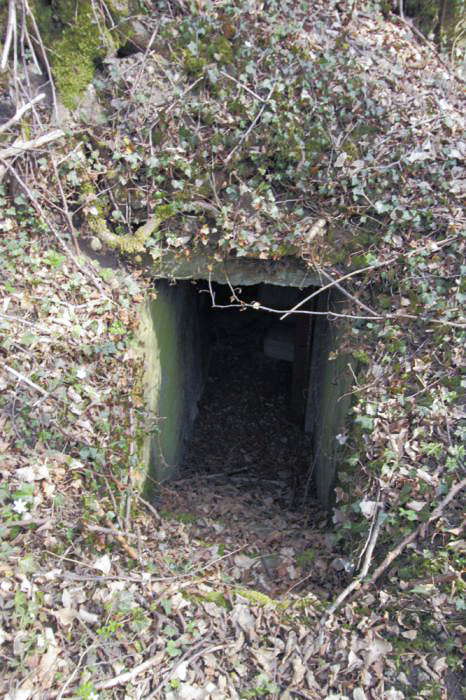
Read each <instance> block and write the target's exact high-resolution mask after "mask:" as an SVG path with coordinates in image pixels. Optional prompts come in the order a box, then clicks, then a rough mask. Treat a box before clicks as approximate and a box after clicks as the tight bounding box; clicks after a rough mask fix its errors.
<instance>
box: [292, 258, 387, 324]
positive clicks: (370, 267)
mask: <svg viewBox="0 0 466 700" xmlns="http://www.w3.org/2000/svg"><path fill="white" fill-rule="evenodd" d="M395 260H396V258H389V259H388V260H384V261H383V262H377V263H374V264H373V265H367V267H361V268H359V269H358V270H353V271H352V272H348V274H346V275H343V276H342V277H340V278H339V279H337V280H332V281H331V282H329V283H328V284H325V285H324V286H323V287H319V288H318V289H316V290H315V292H312V294H309V296H307V297H306V298H305V299H302V300H301V301H300V302H298V303H297V304H295V305H294V306H293V308H292V309H290V310H289V311H287V312H286V313H284V314H283V316H282V317H281V319H280V321H283V320H284V319H285V318H286V317H287V316H289V315H290V314H292V313H295V312H296V311H297V309H299V308H301V306H304V304H306V303H307V302H308V301H310V300H311V299H313V298H314V297H316V296H317V295H318V294H321V293H322V292H325V291H326V290H327V289H330V288H331V287H335V286H336V285H337V284H340V283H341V282H343V281H344V280H347V279H349V278H350V277H355V276H356V275H361V274H362V273H363V272H368V271H369V270H375V269H377V268H378V267H383V266H386V265H390V264H391V263H393V262H395Z"/></svg>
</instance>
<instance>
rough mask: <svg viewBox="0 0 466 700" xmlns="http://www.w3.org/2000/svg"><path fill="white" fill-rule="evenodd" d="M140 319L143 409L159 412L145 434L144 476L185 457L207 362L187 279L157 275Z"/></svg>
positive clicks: (165, 475)
mask: <svg viewBox="0 0 466 700" xmlns="http://www.w3.org/2000/svg"><path fill="white" fill-rule="evenodd" d="M155 291H156V298H155V299H154V300H148V301H147V302H146V305H145V308H144V310H143V317H142V319H141V335H142V340H143V345H144V355H145V379H144V384H145V387H144V392H145V401H146V407H147V409H148V410H149V411H150V412H151V413H152V414H153V415H155V416H156V417H158V421H157V424H158V427H157V430H156V431H155V432H154V433H153V434H152V435H150V436H148V437H147V439H146V444H145V446H144V448H143V450H144V455H143V460H144V462H145V463H146V464H147V465H148V477H149V479H148V481H149V482H151V483H153V482H154V481H155V482H158V481H164V480H166V479H170V478H172V477H173V476H174V475H175V474H176V471H177V467H178V465H179V463H180V461H181V460H182V458H183V454H184V450H185V448H186V445H187V442H188V440H189V438H190V436H191V432H192V428H193V423H194V419H195V417H196V414H197V402H198V400H199V398H200V396H201V393H202V389H203V387H204V381H205V374H206V362H205V353H204V348H203V341H202V328H201V319H200V315H199V312H198V304H197V297H196V295H195V293H193V289H192V285H191V284H189V283H188V282H178V283H176V284H170V283H169V282H167V281H166V280H159V281H158V282H157V283H156V287H155Z"/></svg>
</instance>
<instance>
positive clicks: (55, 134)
mask: <svg viewBox="0 0 466 700" xmlns="http://www.w3.org/2000/svg"><path fill="white" fill-rule="evenodd" d="M64 135H65V132H64V131H62V130H61V129H54V130H53V131H49V133H48V134H43V135H42V136H38V137H37V138H35V139H30V140H29V141H22V140H21V139H16V141H15V142H14V143H12V144H11V146H7V148H2V149H1V150H0V160H3V159H5V158H12V157H14V156H18V155H20V154H21V153H23V152H24V151H31V150H34V149H36V148H40V147H41V146H45V144H46V143H50V142H51V141H56V140H57V139H59V138H61V137H62V136H64Z"/></svg>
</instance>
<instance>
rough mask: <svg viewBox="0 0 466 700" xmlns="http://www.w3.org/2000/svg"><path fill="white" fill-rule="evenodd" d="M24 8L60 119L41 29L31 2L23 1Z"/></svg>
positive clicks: (56, 115)
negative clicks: (30, 5) (32, 29)
mask: <svg viewBox="0 0 466 700" xmlns="http://www.w3.org/2000/svg"><path fill="white" fill-rule="evenodd" d="M23 4H24V7H25V8H26V12H27V14H28V16H29V18H30V20H31V24H32V26H33V28H34V33H35V37H34V39H35V41H36V42H37V44H38V45H39V48H40V52H41V59H42V61H43V62H44V65H45V68H46V71H47V77H48V79H49V83H50V89H51V91H52V102H53V111H54V114H55V118H58V104H57V94H56V90H55V83H54V80H53V75H52V69H51V67H50V63H49V59H48V56H47V49H46V48H45V46H44V42H43V41H42V37H41V35H40V31H39V27H38V25H37V22H36V18H35V16H34V12H32V10H31V8H30V7H29V2H28V0H23Z"/></svg>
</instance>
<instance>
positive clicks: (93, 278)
mask: <svg viewBox="0 0 466 700" xmlns="http://www.w3.org/2000/svg"><path fill="white" fill-rule="evenodd" d="M13 210H15V211H13ZM5 211H9V214H8V215H7V216H6V217H5V216H4V218H3V220H2V221H3V225H4V236H3V238H2V243H1V245H2V259H3V261H4V268H3V269H4V277H3V279H2V288H1V298H2V306H1V309H2V311H1V316H0V321H1V329H2V355H3V362H2V368H1V372H2V374H1V382H2V385H1V386H2V399H1V405H2V414H1V425H2V430H1V434H2V442H1V448H2V466H1V469H2V485H1V491H0V494H1V506H0V507H1V515H2V526H1V530H0V535H1V548H0V557H1V558H0V574H1V585H0V596H1V600H2V605H1V618H0V619H1V622H0V628H1V635H0V642H1V646H0V658H1V664H2V668H3V672H2V675H1V681H0V684H1V690H2V692H3V693H5V694H6V696H5V697H7V698H16V699H18V700H19V699H20V698H21V699H22V700H25V699H26V698H29V697H31V698H38V699H40V698H44V699H45V698H57V697H68V696H79V697H87V698H95V697H97V696H99V697H102V698H105V697H115V698H118V697H121V698H123V697H125V698H150V697H159V698H170V699H173V700H175V699H176V698H206V699H207V698H212V699H213V698H216V699H218V700H220V699H224V698H238V697H243V698H252V697H264V698H268V697H270V698H272V697H279V698H283V699H285V698H302V697H304V698H313V699H314V698H315V699H317V698H325V697H327V696H331V695H332V693H336V694H337V696H338V697H340V696H339V695H338V694H342V695H343V696H344V697H353V698H357V699H358V700H359V698H364V697H366V698H392V699H393V700H399V699H400V698H404V697H434V695H432V693H433V692H434V690H433V688H434V687H435V688H437V689H438V690H437V691H435V692H437V693H438V695H437V696H438V697H447V694H446V693H447V690H446V689H447V687H448V683H447V678H449V676H448V674H451V671H450V670H449V668H448V663H447V661H446V655H445V651H444V650H446V649H449V650H450V652H449V653H450V654H451V655H452V658H454V655H455V648H456V649H458V650H459V645H460V635H461V632H462V629H463V628H461V626H460V619H459V617H458V615H459V610H458V612H457V613H454V612H453V611H452V610H451V609H452V608H453V609H454V606H455V602H456V601H457V600H458V598H457V587H458V586H460V579H459V578H458V577H457V576H455V574H454V572H453V573H451V574H450V573H447V574H446V575H445V574H444V575H443V576H439V575H433V576H432V577H427V578H424V579H423V580H422V581H421V582H418V584H417V586H416V588H414V590H415V591H417V592H416V593H415V592H414V591H413V584H412V583H410V584H408V587H407V588H406V590H405V591H404V590H403V588H404V587H402V589H401V590H399V591H397V592H396V588H395V590H392V587H391V586H390V585H388V587H387V586H383V587H381V588H379V589H378V590H374V591H366V593H365V594H364V595H360V596H358V598H357V599H356V600H354V601H353V602H352V603H351V604H347V605H346V606H345V607H344V608H343V609H342V610H341V612H340V613H339V614H338V615H337V616H336V617H332V618H331V619H330V620H329V621H328V622H325V621H322V619H321V618H322V616H323V614H324V611H325V606H326V605H327V601H328V600H329V599H331V598H333V597H334V596H335V594H336V593H337V592H338V591H339V590H340V589H341V588H342V586H343V585H344V584H345V583H346V582H347V581H348V580H349V579H348V574H347V573H346V572H345V565H346V563H347V562H346V558H345V557H342V556H341V555H340V554H339V552H338V549H339V547H338V545H337V542H336V540H335V538H334V537H333V536H332V531H331V530H327V529H326V528H325V525H326V518H325V517H324V514H322V513H321V512H320V511H319V510H318V509H317V508H308V509H307V510H306V511H305V512H303V511H301V510H294V511H287V510H286V509H285V508H284V507H283V503H281V502H280V499H279V498H278V492H280V493H283V491H282V487H281V486H278V485H269V486H271V487H272V488H271V489H270V490H268V487H266V485H265V484H264V483H263V482H261V481H258V482H257V484H255V485H254V484H253V483H252V484H251V483H250V485H249V487H248V488H247V489H245V488H244V483H243V482H240V481H238V480H235V478H234V477H235V475H234V474H233V475H232V474H230V473H228V476H227V478H225V477H219V479H218V480H217V477H215V478H209V477H210V476H213V475H212V474H204V475H200V474H198V475H191V476H190V477H189V478H187V479H186V480H185V481H184V482H178V483H176V484H172V485H167V486H166V487H164V488H163V489H162V490H161V495H160V498H161V503H160V505H159V506H157V508H158V510H156V509H155V508H154V506H150V505H149V504H147V503H145V502H144V501H143V500H142V499H141V498H140V497H139V496H138V495H137V493H136V492H135V491H134V490H132V489H131V479H130V477H129V474H128V463H129V464H130V465H133V467H136V466H137V464H136V462H135V458H134V445H132V442H131V440H132V438H134V434H135V425H136V422H137V415H138V411H139V409H140V406H138V403H137V398H136V399H135V400H134V401H133V408H132V409H131V411H129V412H128V397H129V396H130V395H131V393H130V387H131V385H132V384H133V382H134V381H135V378H136V377H137V374H138V371H139V370H138V361H137V360H136V359H134V358H135V353H134V350H133V349H132V347H131V329H132V320H131V319H132V317H133V314H129V313H128V308H129V306H130V304H134V303H135V302H137V301H138V300H139V299H141V294H140V290H139V289H138V286H137V283H136V281H135V278H134V276H132V277H129V276H128V275H126V274H125V273H123V272H119V273H115V274H113V273H106V274H105V275H104V277H102V276H101V275H100V274H98V273H97V272H93V271H92V268H91V267H90V266H89V265H88V264H86V263H85V261H84V260H83V259H81V261H80V262H78V261H77V260H73V258H72V256H65V255H62V254H61V253H60V252H59V250H57V248H55V241H54V240H51V239H50V238H47V237H46V236H45V235H44V233H43V231H42V230H37V227H38V224H37V221H36V220H35V219H34V216H33V215H32V214H31V212H29V210H27V208H24V207H22V206H18V205H17V206H16V207H14V206H13V205H12V207H11V208H10V209H9V210H6V209H4V212H5ZM13 217H14V218H13ZM5 222H10V224H8V226H5ZM8 227H10V230H9V231H5V228H8ZM26 231H27V235H26V233H25V232H26ZM35 231H36V232H35ZM19 263H20V264H19ZM84 266H85V267H84ZM80 268H81V269H80ZM84 269H85V270H86V274H84V273H83V270H84ZM122 359H123V362H122V361H121V360H122ZM236 398H238V397H236ZM236 427H237V426H233V428H234V429H235V428H236ZM243 449H244V456H245V458H246V455H250V456H251V457H252V453H251V445H244V446H243ZM214 454H215V450H214ZM226 466H227V468H229V465H228V464H227V465H226ZM232 466H238V465H236V464H235V465H232ZM249 466H250V465H249V464H248V469H249ZM283 466H285V465H283ZM248 473H249V475H250V478H251V476H252V475H251V472H248ZM236 476H237V477H238V476H240V474H238V475H236ZM275 476H277V475H275ZM261 477H263V473H262V474H261ZM285 481H286V479H285ZM455 513H456V514H457V515H455ZM457 516H460V511H458V510H455V509H454V510H453V511H451V512H450V515H449V516H448V521H447V522H448V526H449V527H450V532H452V533H453V532H454V533H456V534H457V535H458V534H459V528H458V525H459V518H458V517H457ZM455 541H456V542H457V543H458V546H459V540H458V537H456V539H455V537H454V541H453V542H452V546H453V545H454V542H455ZM413 554H414V551H413V553H412V555H411V556H413ZM410 560H411V559H407V561H406V564H407V565H408V566H409V563H410ZM410 576H411V578H412V576H413V574H412V573H411V574H410ZM414 577H416V575H414ZM395 593H396V595H395ZM426 596H427V599H428V600H429V602H428V604H427V610H426V612H427V615H426V614H425V611H424V609H425V608H426ZM447 620H448V622H447V626H445V624H444V623H445V622H446V621H447ZM455 620H456V622H455ZM431 623H432V624H431ZM418 635H419V638H420V639H421V640H422V643H421V642H420V643H417V642H416V645H415V644H414V640H415V639H416V637H417V636H418ZM450 666H451V660H450ZM455 678H456V677H455V676H451V679H452V680H451V684H452V687H453V686H454V683H455V682H457V680H455ZM442 688H443V690H442ZM448 697H451V698H459V697H460V696H459V695H458V693H457V694H456V695H455V693H454V692H453V691H452V693H450V694H449V695H448Z"/></svg>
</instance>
